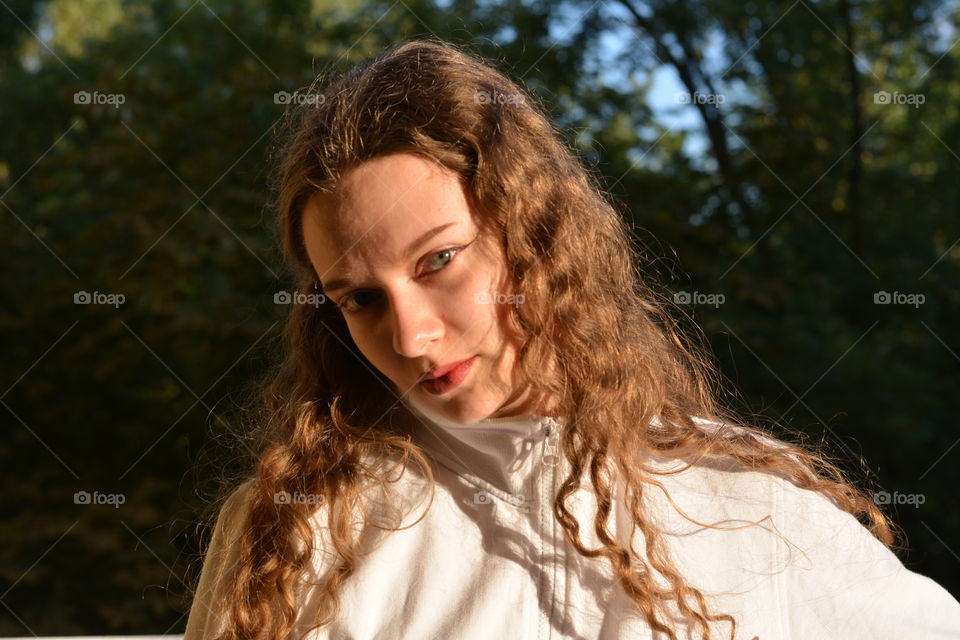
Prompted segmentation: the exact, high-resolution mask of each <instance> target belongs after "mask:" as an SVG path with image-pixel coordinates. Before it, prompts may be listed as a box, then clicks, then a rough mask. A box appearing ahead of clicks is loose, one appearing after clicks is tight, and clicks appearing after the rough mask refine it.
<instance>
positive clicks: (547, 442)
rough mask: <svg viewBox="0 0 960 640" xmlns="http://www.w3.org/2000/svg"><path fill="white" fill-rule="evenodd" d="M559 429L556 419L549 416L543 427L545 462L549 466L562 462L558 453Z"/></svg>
mask: <svg viewBox="0 0 960 640" xmlns="http://www.w3.org/2000/svg"><path fill="white" fill-rule="evenodd" d="M558 431H559V429H558V426H557V423H556V421H555V420H554V419H553V418H547V420H546V423H545V424H544V427H543V432H544V436H545V439H544V443H543V464H545V465H546V466H548V467H555V466H557V463H558V462H560V456H559V455H558V454H557V441H558V439H559V434H558V433H557V432H558Z"/></svg>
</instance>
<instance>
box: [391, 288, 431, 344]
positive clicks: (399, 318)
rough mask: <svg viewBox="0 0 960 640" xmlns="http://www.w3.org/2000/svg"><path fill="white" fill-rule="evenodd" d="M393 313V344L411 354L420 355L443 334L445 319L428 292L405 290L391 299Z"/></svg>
mask: <svg viewBox="0 0 960 640" xmlns="http://www.w3.org/2000/svg"><path fill="white" fill-rule="evenodd" d="M390 307H391V315H392V317H393V348H394V350H396V352H397V353H398V354H400V355H402V356H405V357H407V358H419V357H420V356H422V355H423V354H424V353H426V351H427V348H428V347H429V345H430V344H431V343H432V342H433V341H435V340H439V339H440V338H441V337H442V335H443V321H442V320H441V318H440V316H439V314H438V313H437V309H436V307H435V305H434V304H433V302H432V301H431V300H429V299H428V298H427V297H426V296H415V295H410V294H402V295H399V296H394V297H393V298H392V299H391V301H390Z"/></svg>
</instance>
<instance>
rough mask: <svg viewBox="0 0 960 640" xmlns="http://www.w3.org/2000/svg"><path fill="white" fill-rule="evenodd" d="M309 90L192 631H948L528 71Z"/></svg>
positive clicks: (290, 150)
mask: <svg viewBox="0 0 960 640" xmlns="http://www.w3.org/2000/svg"><path fill="white" fill-rule="evenodd" d="M311 96H314V97H315V98H316V99H314V100H307V101H304V105H303V106H302V107H300V108H299V110H298V112H297V114H298V117H297V118H296V120H295V122H294V125H293V129H292V131H293V133H292V135H291V137H290V139H289V140H288V141H287V142H286V143H285V147H284V148H285V151H284V154H283V157H282V160H281V163H280V171H279V179H278V184H277V192H278V201H277V205H278V209H279V223H280V231H281V236H282V241H283V249H284V252H285V255H286V257H287V258H288V260H289V263H290V266H291V268H292V269H293V271H294V273H295V276H296V282H297V285H298V295H297V298H296V300H295V301H296V302H298V304H293V305H292V307H291V315H290V319H289V323H288V330H287V337H288V340H287V353H288V355H287V358H286V361H285V363H284V364H283V366H282V367H281V369H280V371H279V372H278V374H277V376H276V378H275V380H274V381H273V383H272V385H271V387H270V389H269V391H268V393H267V397H268V400H269V404H270V410H271V415H270V419H269V430H268V434H269V436H270V441H269V442H268V443H267V445H266V446H265V448H264V451H263V453H262V455H261V457H260V458H259V462H258V466H257V470H256V474H255V475H254V476H253V477H251V478H250V479H249V480H247V481H246V482H244V483H243V484H242V485H241V486H240V487H239V488H236V490H235V491H233V492H232V495H230V496H229V499H228V500H227V501H226V503H225V504H224V505H223V507H222V508H221V510H220V516H219V518H218V520H217V523H216V526H215V528H214V533H213V536H212V540H211V544H210V548H209V551H208V554H207V558H206V560H205V563H204V568H203V572H202V574H201V578H200V581H199V585H198V590H197V593H196V597H195V600H194V605H193V608H192V610H191V613H190V619H189V622H188V626H187V633H186V639H187V640H200V639H201V638H202V639H212V638H222V639H227V638H276V639H279V638H288V637H289V638H299V637H311V638H355V639H361V638H375V637H376V638H457V639H461V638H465V639H474V638H511V639H513V638H519V639H527V638H530V639H534V638H590V639H593V638H604V639H613V638H653V637H656V638H671V639H680V638H746V639H750V638H762V639H763V640H767V639H770V640H777V639H781V638H797V639H803V640H810V639H816V638H822V639H827V638H829V639H830V640H836V639H838V638H872V639H874V638H898V639H899V638H906V637H909V638H948V637H960V603H958V602H957V601H956V600H955V599H954V598H952V597H951V596H950V595H949V594H948V593H947V592H946V591H945V590H944V589H943V588H942V587H940V586H939V585H937V584H936V583H934V582H933V581H932V580H930V579H929V578H926V577H924V576H921V575H919V574H916V573H913V572H910V571H908V570H907V569H906V568H905V567H904V566H903V564H902V563H901V562H900V561H899V560H898V559H897V557H896V556H895V555H894V554H893V553H892V552H891V551H890V549H889V548H888V547H890V546H892V545H893V543H894V535H893V528H892V524H891V523H890V521H889V520H888V519H887V518H886V516H885V515H884V514H883V513H882V512H881V511H880V510H879V509H878V508H877V506H876V505H875V504H874V502H873V500H872V499H871V497H870V495H869V494H867V493H864V492H862V491H861V490H859V489H857V488H855V487H854V486H852V485H851V484H849V483H848V482H847V481H846V480H845V479H844V477H843V475H842V474H841V472H840V471H839V470H838V469H837V468H836V467H834V466H832V465H831V464H830V463H829V462H828V461H826V460H824V459H822V458H820V457H818V456H816V455H814V454H812V453H810V452H808V451H806V450H805V449H803V448H801V447H799V446H796V445H793V444H789V443H786V442H781V441H778V440H775V439H773V438H771V437H769V436H766V435H764V434H763V432H761V431H760V430H758V429H756V428H753V427H750V426H747V425H743V424H740V423H739V422H738V421H737V420H736V419H735V418H734V416H733V415H732V414H731V412H730V411H728V410H725V409H724V408H723V407H721V406H720V405H719V403H718V401H717V400H716V398H715V396H716V392H715V391H714V390H713V384H712V381H713V376H712V370H711V369H710V367H709V365H708V360H707V359H706V358H705V357H704V356H703V355H702V354H701V353H699V352H698V351H697V350H695V349H693V348H692V347H690V346H689V345H688V344H687V343H685V342H684V341H683V340H682V339H681V337H680V335H679V334H678V332H677V331H676V330H675V329H674V327H673V325H672V324H671V322H670V318H669V316H668V315H667V312H666V310H665V306H664V303H663V301H662V299H661V297H659V296H658V295H657V294H655V293H654V291H653V290H652V289H651V288H650V287H649V286H648V285H646V284H644V282H643V281H641V279H640V277H639V274H638V272H637V270H636V268H635V264H636V263H635V256H634V255H633V254H632V252H631V247H630V242H629V234H628V231H627V229H626V228H625V226H624V225H623V223H622V221H621V220H620V218H619V217H618V215H617V213H616V212H615V211H614V210H613V209H612V208H611V207H610V206H609V205H608V204H607V202H606V201H605V200H604V198H603V196H602V195H601V194H600V193H599V191H598V189H597V187H596V186H595V183H594V182H593V180H592V179H591V178H590V176H588V174H587V173H586V172H585V170H584V169H583V168H582V166H581V165H580V164H579V163H578V162H577V160H576V159H575V158H574V157H573V156H572V155H571V153H570V152H569V151H568V150H567V149H566V148H565V147H564V146H563V145H562V144H561V142H560V141H559V138H558V136H557V135H556V132H555V131H554V130H553V128H552V126H551V125H550V123H549V122H548V120H547V119H546V118H545V117H544V115H543V114H542V112H541V111H540V110H539V109H538V108H537V107H536V106H535V105H534V104H533V103H532V101H531V98H530V96H529V95H527V94H525V93H524V92H523V91H522V90H521V89H520V88H519V87H518V86H517V85H516V84H514V83H513V82H511V81H510V80H508V79H507V78H506V77H504V76H503V75H501V74H500V73H498V72H497V71H495V70H493V69H492V68H490V67H488V66H486V65H484V64H483V63H481V62H480V61H478V60H476V59H474V58H472V57H469V56H467V55H465V54H463V53H462V52H460V51H458V50H457V49H455V48H453V47H451V46H449V45H446V44H444V43H441V42H433V41H415V42H409V43H406V44H403V45H401V46H398V47H395V48H394V49H392V50H391V51H388V52H386V53H385V54H383V55H381V56H379V57H378V58H376V59H374V60H372V61H370V62H369V63H367V64H365V65H361V66H360V67H358V68H357V69H354V70H353V71H351V72H350V73H348V74H346V75H345V76H343V77H342V78H339V79H338V80H336V81H335V82H333V83H331V84H330V85H328V86H326V87H325V88H324V90H323V92H322V93H320V92H311ZM307 293H309V294H313V295H304V294H307ZM860 520H862V521H863V524H861V522H860Z"/></svg>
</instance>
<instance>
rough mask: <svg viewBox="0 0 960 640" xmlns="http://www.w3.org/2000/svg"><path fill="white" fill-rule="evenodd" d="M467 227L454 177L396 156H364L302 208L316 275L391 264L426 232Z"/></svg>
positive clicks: (426, 162) (323, 277)
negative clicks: (333, 185) (333, 188)
mask: <svg viewBox="0 0 960 640" xmlns="http://www.w3.org/2000/svg"><path fill="white" fill-rule="evenodd" d="M449 222H454V224H453V225H451V226H450V227H449V228H448V230H449V231H453V230H466V229H469V228H471V226H472V221H471V215H470V209H469V206H468V203H467V200H466V196H465V194H464V191H463V188H462V186H461V183H460V180H459V178H458V176H457V174H455V173H453V172H452V171H450V170H448V169H446V168H445V167H442V166H441V165H438V164H436V163H434V162H432V161H430V160H427V159H425V158H423V157H421V156H417V155H414V154H408V153H402V154H391V155H388V156H381V157H378V158H374V159H372V160H368V161H367V162H365V163H363V164H361V165H359V166H357V167H354V168H353V169H351V170H350V171H348V172H347V173H346V174H345V175H344V176H343V179H342V180H341V182H340V184H339V185H338V189H337V191H336V192H335V193H330V194H328V193H323V194H316V195H314V196H313V197H312V198H311V199H310V200H309V202H308V203H307V206H306V207H304V211H303V235H304V242H305V244H306V247H307V253H308V254H309V256H310V260H311V262H312V263H313V265H314V268H315V269H316V270H317V273H318V275H319V277H320V279H321V280H322V281H324V282H327V281H328V280H330V279H331V278H333V277H335V276H336V277H340V276H344V275H346V276H349V275H350V274H352V273H354V272H361V267H363V266H364V265H367V266H369V265H374V264H381V263H383V264H392V263H398V262H399V261H400V260H401V259H402V258H403V257H404V256H403V255H402V254H403V252H404V249H406V248H407V246H408V245H409V244H410V243H411V242H412V241H413V240H415V239H417V238H419V237H420V236H422V235H423V234H425V233H426V232H428V231H430V230H431V229H433V228H435V227H437V226H439V225H441V224H445V223H449Z"/></svg>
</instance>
